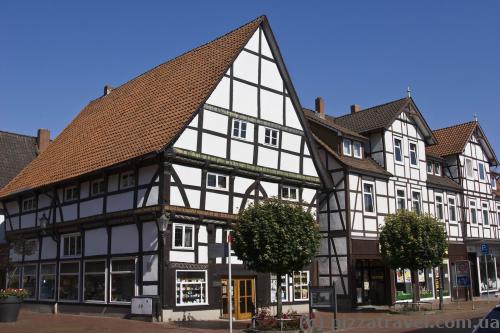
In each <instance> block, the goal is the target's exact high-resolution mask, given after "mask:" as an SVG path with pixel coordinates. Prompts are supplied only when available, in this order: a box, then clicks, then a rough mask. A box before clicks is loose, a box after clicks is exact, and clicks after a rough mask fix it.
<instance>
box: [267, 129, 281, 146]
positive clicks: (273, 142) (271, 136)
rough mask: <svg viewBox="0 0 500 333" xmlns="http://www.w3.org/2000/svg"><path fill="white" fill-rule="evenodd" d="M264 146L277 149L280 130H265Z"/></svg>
mask: <svg viewBox="0 0 500 333" xmlns="http://www.w3.org/2000/svg"><path fill="white" fill-rule="evenodd" d="M264 144H266V145H269V146H273V147H277V146H278V130H275V129H272V128H268V127H266V128H264Z"/></svg>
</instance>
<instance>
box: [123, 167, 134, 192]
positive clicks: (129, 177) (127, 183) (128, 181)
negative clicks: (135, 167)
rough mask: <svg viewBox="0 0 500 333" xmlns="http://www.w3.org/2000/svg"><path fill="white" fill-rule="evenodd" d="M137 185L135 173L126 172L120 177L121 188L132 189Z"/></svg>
mask: <svg viewBox="0 0 500 333" xmlns="http://www.w3.org/2000/svg"><path fill="white" fill-rule="evenodd" d="M134 185H135V173H134V172H133V171H129V172H124V173H122V174H121V176H120V188H122V189H123V188H130V187H133V186H134Z"/></svg>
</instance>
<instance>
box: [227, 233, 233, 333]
mask: <svg viewBox="0 0 500 333" xmlns="http://www.w3.org/2000/svg"><path fill="white" fill-rule="evenodd" d="M227 250H228V256H227V258H228V259H227V263H228V270H229V272H228V273H229V274H228V276H229V281H228V282H229V283H228V286H229V293H228V294H229V333H233V278H232V274H231V232H229V235H228V237H227Z"/></svg>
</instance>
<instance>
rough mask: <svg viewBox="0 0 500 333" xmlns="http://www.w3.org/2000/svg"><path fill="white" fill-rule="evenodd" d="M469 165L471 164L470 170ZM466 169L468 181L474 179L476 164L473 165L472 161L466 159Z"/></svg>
mask: <svg viewBox="0 0 500 333" xmlns="http://www.w3.org/2000/svg"><path fill="white" fill-rule="evenodd" d="M468 163H470V170H469V167H468ZM464 164H465V165H464V169H465V178H467V179H474V164H473V163H472V159H471V158H468V157H466V158H465V162H464Z"/></svg>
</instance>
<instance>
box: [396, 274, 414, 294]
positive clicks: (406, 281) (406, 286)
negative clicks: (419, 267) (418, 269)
mask: <svg viewBox="0 0 500 333" xmlns="http://www.w3.org/2000/svg"><path fill="white" fill-rule="evenodd" d="M395 275H396V277H395V278H396V301H406V300H411V299H412V296H413V292H412V286H411V272H410V270H409V269H396V274H395Z"/></svg>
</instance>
